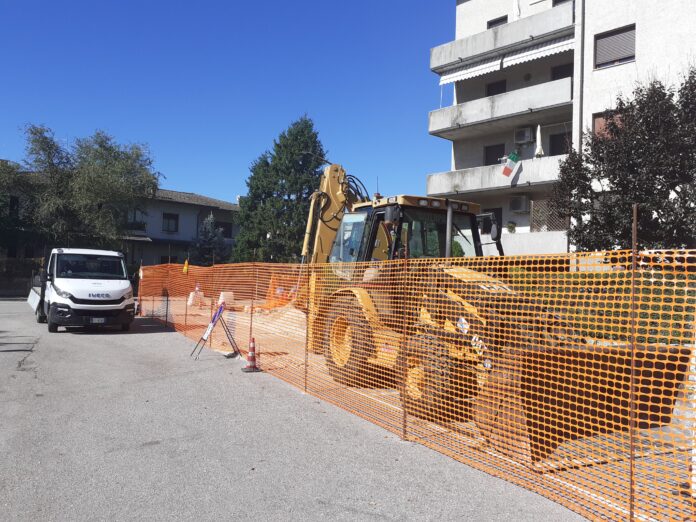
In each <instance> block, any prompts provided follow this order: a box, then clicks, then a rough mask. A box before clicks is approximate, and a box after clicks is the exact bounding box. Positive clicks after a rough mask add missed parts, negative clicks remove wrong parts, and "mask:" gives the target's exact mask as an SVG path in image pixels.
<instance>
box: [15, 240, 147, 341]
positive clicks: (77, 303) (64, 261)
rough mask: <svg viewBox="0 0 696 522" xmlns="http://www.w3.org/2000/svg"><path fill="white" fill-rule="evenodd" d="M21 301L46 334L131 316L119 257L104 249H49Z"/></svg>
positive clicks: (125, 323) (120, 322)
mask: <svg viewBox="0 0 696 522" xmlns="http://www.w3.org/2000/svg"><path fill="white" fill-rule="evenodd" d="M40 279H41V286H40V287H33V288H32V289H31V291H30V292H29V297H28V298H27V303H28V304H29V306H30V307H31V309H32V311H33V312H34V314H35V315H36V321H37V322H39V323H48V331H49V332H57V331H58V327H59V326H64V327H70V326H120V327H121V329H122V330H124V331H125V330H128V329H129V328H130V324H131V323H132V322H133V318H134V317H135V300H134V298H133V287H132V285H131V282H130V279H129V278H128V272H127V271H126V263H125V260H124V257H123V254H122V253H120V252H114V251H110V250H89V249H81V248H80V249H78V248H55V249H53V250H52V251H51V255H50V257H49V259H48V262H47V263H46V266H45V269H44V270H43V271H42V272H41V277H40Z"/></svg>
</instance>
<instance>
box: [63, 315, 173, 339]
mask: <svg viewBox="0 0 696 522" xmlns="http://www.w3.org/2000/svg"><path fill="white" fill-rule="evenodd" d="M175 331H176V330H174V328H170V327H168V326H164V325H163V324H162V323H160V322H159V321H157V320H155V319H150V318H147V317H136V318H135V320H134V321H133V323H132V324H131V327H130V330H129V331H127V332H123V331H121V328H120V327H119V326H85V327H68V328H66V329H62V328H61V329H60V330H58V333H71V334H75V335H130V334H153V333H164V332H175Z"/></svg>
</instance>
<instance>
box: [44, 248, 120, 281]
mask: <svg viewBox="0 0 696 522" xmlns="http://www.w3.org/2000/svg"><path fill="white" fill-rule="evenodd" d="M56 277H65V278H72V279H127V278H128V275H127V272H126V265H125V264H124V263H123V258H121V257H117V256H100V255H89V254H59V255H58V259H57V260H56Z"/></svg>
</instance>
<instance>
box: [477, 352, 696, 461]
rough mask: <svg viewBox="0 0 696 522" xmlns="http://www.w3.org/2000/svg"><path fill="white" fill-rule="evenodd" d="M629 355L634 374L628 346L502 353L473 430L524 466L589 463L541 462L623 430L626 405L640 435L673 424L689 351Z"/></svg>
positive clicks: (480, 399)
mask: <svg viewBox="0 0 696 522" xmlns="http://www.w3.org/2000/svg"><path fill="white" fill-rule="evenodd" d="M635 349H636V353H635V361H634V365H633V372H632V368H631V346H627V345H624V346H611V347H603V346H581V347H575V348H573V347H569V348H560V349H553V350H544V349H539V350H534V349H530V350H526V351H525V350H521V349H516V350H509V351H507V352H505V354H504V355H503V357H502V359H501V360H500V361H499V364H498V367H497V369H495V370H494V371H493V372H492V374H491V375H490V377H489V378H488V380H487V382H486V384H485V386H484V388H483V390H482V391H481V394H480V395H479V397H478V400H477V405H476V408H475V413H474V420H475V422H476V425H477V427H478V428H479V430H480V431H481V433H482V434H483V435H484V437H485V438H486V439H487V441H488V443H489V444H490V445H491V446H493V447H494V448H495V449H496V450H497V451H498V452H500V453H502V454H504V455H507V456H509V457H511V458H513V459H515V460H516V461H518V462H520V463H522V464H525V465H528V466H531V467H537V468H539V469H543V468H545V467H547V466H551V467H554V468H559V467H567V466H576V465H582V464H584V463H592V461H593V460H594V459H596V455H586V456H585V458H584V459H583V456H580V457H578V458H574V459H573V461H572V462H546V461H547V460H551V461H553V454H554V452H555V451H556V450H557V449H558V448H559V447H560V446H561V445H563V444H564V443H566V442H568V441H573V440H577V439H582V438H587V437H591V436H594V435H598V434H610V433H617V432H626V431H628V430H629V428H630V421H631V419H630V411H631V403H632V402H633V406H634V411H636V412H637V413H636V419H635V422H636V428H637V429H639V430H647V429H651V428H656V427H660V426H664V425H667V424H669V423H670V422H671V421H672V420H673V411H674V407H675V403H676V401H677V397H678V393H679V391H680V386H679V385H678V383H683V382H684V379H685V376H686V372H687V369H688V360H689V350H688V349H686V348H681V347H677V346H664V345H663V346H658V345H647V346H646V345H638V346H636V348H635ZM632 374H633V377H632ZM583 460H584V461H586V462H583Z"/></svg>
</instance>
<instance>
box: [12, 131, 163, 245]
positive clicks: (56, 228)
mask: <svg viewBox="0 0 696 522" xmlns="http://www.w3.org/2000/svg"><path fill="white" fill-rule="evenodd" d="M26 137H27V155H26V160H25V164H24V166H23V167H22V168H20V167H19V166H18V165H16V164H11V163H8V162H5V163H3V164H0V212H2V208H1V206H2V205H3V203H2V201H3V200H4V199H8V198H9V197H10V195H12V196H15V197H19V199H20V201H21V202H22V208H21V212H20V214H19V217H20V221H21V222H18V223H14V224H10V226H11V227H13V230H15V231H17V230H20V229H22V227H24V229H31V230H32V233H33V234H34V236H37V235H38V236H43V237H44V239H45V240H46V241H47V242H49V243H53V244H60V245H61V246H78V245H89V246H110V245H113V246H115V245H118V242H119V240H120V239H121V238H122V237H123V235H124V234H125V232H126V229H127V223H128V218H129V213H130V212H131V211H133V210H142V209H143V208H144V205H143V203H144V201H145V200H146V199H147V198H148V197H152V196H154V194H155V192H156V190H157V186H158V180H159V175H158V174H157V173H156V172H154V170H153V168H152V160H151V158H150V156H149V153H148V151H147V149H146V148H145V147H144V146H142V145H120V144H118V143H116V141H115V140H114V139H113V138H112V137H111V136H109V135H107V134H105V133H103V132H101V131H97V132H95V133H94V134H93V135H92V136H90V137H87V138H83V139H77V140H75V142H74V143H72V144H68V145H63V144H61V143H59V141H58V140H56V138H55V136H54V134H53V132H52V131H51V130H50V129H48V128H46V127H41V126H36V125H32V126H29V127H28V128H27V130H26ZM3 215H5V214H3ZM8 234H9V233H8Z"/></svg>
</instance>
